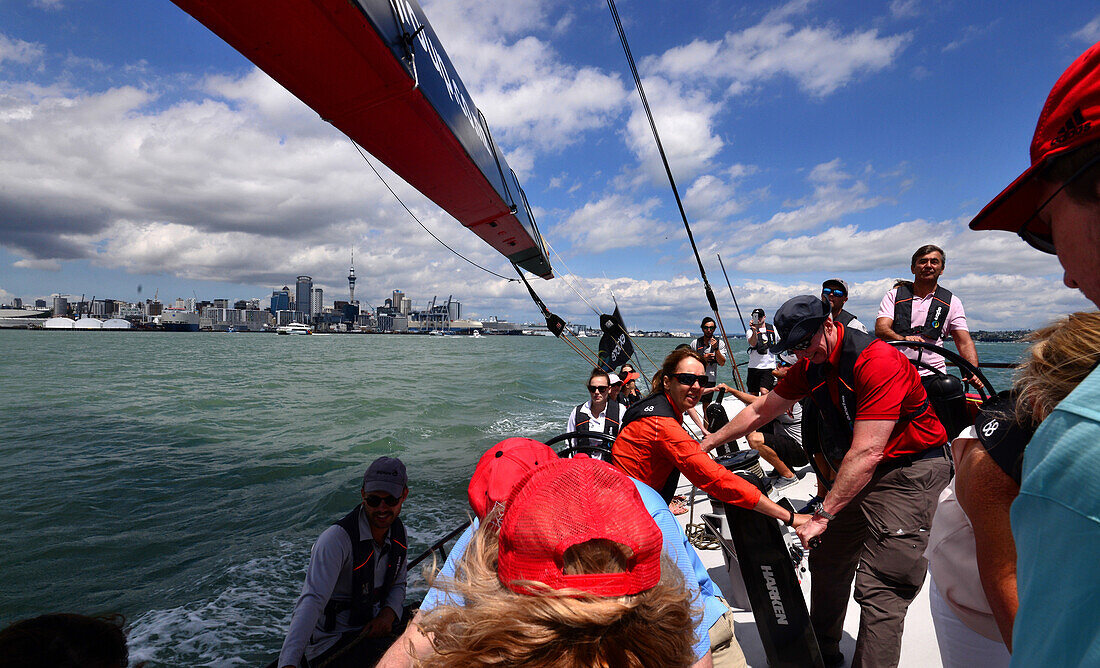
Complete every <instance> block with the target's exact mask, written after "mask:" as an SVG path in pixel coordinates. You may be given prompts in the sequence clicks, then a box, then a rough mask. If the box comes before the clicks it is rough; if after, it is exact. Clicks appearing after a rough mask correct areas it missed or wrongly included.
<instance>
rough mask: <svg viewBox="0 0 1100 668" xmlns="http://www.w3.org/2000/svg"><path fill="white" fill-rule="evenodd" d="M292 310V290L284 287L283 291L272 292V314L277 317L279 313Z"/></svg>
mask: <svg viewBox="0 0 1100 668" xmlns="http://www.w3.org/2000/svg"><path fill="white" fill-rule="evenodd" d="M289 310H290V288H288V287H283V289H282V290H272V292H271V314H272V315H275V314H276V313H278V312H279V311H289Z"/></svg>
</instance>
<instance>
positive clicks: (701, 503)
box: [677, 460, 942, 668]
mask: <svg viewBox="0 0 1100 668" xmlns="http://www.w3.org/2000/svg"><path fill="white" fill-rule="evenodd" d="M761 464H762V466H763V467H764V470H765V472H768V471H770V470H771V467H770V466H769V465H768V464H766V463H764V462H763V460H761ZM815 488H816V483H815V482H814V475H813V472H812V471H809V472H808V474H807V475H806V476H805V477H804V478H803V479H802V480H801V481H800V482H799V483H798V484H797V485H792V486H790V487H788V488H786V489H785V490H783V491H782V495H784V496H786V497H787V498H789V499H790V501H791V503H793V504H794V507H795V508H801V507H802V506H803V505H805V504H806V503H807V502H808V501H809V500H810V499H811V498H812V497H813V495H814V491H815ZM692 489H693V487H692V485H691V483H690V482H688V480H687V478H684V477H683V476H681V477H680V487H679V489H678V490H677V494H682V495H683V496H684V497H685V498H688V499H690V498H691V491H692ZM772 498H773V499H775V498H776V495H775V494H772ZM711 512H712V511H711V507H710V501H709V500H708V499H707V495H706V494H705V493H703V492H699V491H697V492H696V494H695V504H694V512H692V511H691V510H689V512H687V513H684V514H683V515H679V516H678V517H677V519H678V520H679V521H680V525H681V526H686V525H687V523H688V519H689V518H693V519H692V521H693V522H695V523H697V524H698V523H701V521H702V520H700V519H699V517H700V515H701V514H703V513H711ZM696 552H697V553H698V554H699V558H700V559H702V561H703V565H705V566H706V567H707V569H708V570H709V571H710V577H711V579H713V580H714V583H715V584H716V585H718V587H719V588H720V589H721V590H722V592H723V593H724V595H725V598H726V600H727V601H728V602H729V603H730V605H731V606H733V607H734V610H735V612H736V616H735V620H736V627H735V630H736V633H737V640H738V642H739V643H740V644H741V648H742V649H743V650H744V652H745V658H746V659H747V660H748V664H749V666H753V667H756V666H759V667H761V668H765V667H766V666H767V665H768V662H767V660H766V658H765V655H764V648H763V646H762V645H761V643H760V636H759V635H758V634H757V631H756V622H755V620H754V619H753V616H752V611H751V610H748V609H740V608H738V607H737V606H736V604H735V603H734V600H735V599H737V598H738V597H737V596H736V594H735V590H734V589H733V588H732V587H731V584H730V576H729V573H728V572H727V571H726V565H725V560H724V558H723V557H722V550H721V549H715V550H696ZM803 565H805V560H804V562H803ZM734 571H735V573H734V576H735V577H736V578H737V579H738V580H740V573H739V572H737V567H736V564H735V565H734ZM799 577H800V578H801V580H802V590H803V593H804V594H805V595H806V598H807V600H809V591H810V588H809V585H810V574H809V571H808V570H807V571H806V572H800V573H799ZM742 587H743V585H742ZM807 607H808V604H807ZM858 629H859V606H858V605H857V604H856V602H855V601H853V600H851V599H849V602H848V614H847V615H846V616H845V618H844V639H843V640H842V641H841V643H840V651H841V652H843V653H844V658H845V660H846V661H845V665H848V663H849V662H850V661H851V660H852V652H854V651H855V645H856V633H857V631H858ZM941 665H942V664H941V662H940V653H939V647H938V646H937V644H936V633H935V629H934V628H933V626H932V616H931V613H930V612H929V607H928V582H927V580H926V581H925V585H924V587H922V588H921V591H920V593H919V594H918V595H917V598H916V600H914V601H913V603H912V605H910V606H909V614H908V616H907V617H906V620H905V633H904V635H903V636H902V643H901V663H900V666H901V667H902V668H906V667H911V668H932V667H937V666H941Z"/></svg>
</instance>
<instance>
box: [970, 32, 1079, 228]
mask: <svg viewBox="0 0 1100 668" xmlns="http://www.w3.org/2000/svg"><path fill="white" fill-rule="evenodd" d="M1097 140H1100V42H1098V43H1096V44H1093V45H1092V47H1090V48H1089V50H1088V51H1085V52H1084V53H1083V54H1081V55H1080V56H1079V57H1078V58H1077V60H1075V61H1073V64H1072V65H1070V66H1069V68H1068V69H1066V71H1065V72H1063V73H1062V76H1061V77H1060V78H1059V79H1058V81H1057V83H1055V84H1054V88H1052V89H1051V90H1050V95H1048V96H1047V102H1046V104H1045V105H1043V111H1042V113H1041V114H1039V122H1038V124H1036V126H1035V135H1034V136H1033V137H1032V139H1031V167H1029V168H1028V169H1027V171H1025V172H1024V173H1023V174H1021V175H1020V176H1019V178H1017V179H1016V180H1015V181H1013V182H1012V184H1011V185H1010V186H1008V187H1007V188H1005V189H1004V191H1003V192H1001V194H1000V195H997V197H996V198H994V199H993V201H992V202H990V203H989V204H987V205H986V206H985V208H984V209H982V210H981V212H980V213H978V215H977V216H975V217H974V220H972V221H970V229H972V230H1008V231H1010V232H1018V231H1019V230H1020V228H1021V227H1022V226H1023V224H1024V222H1025V221H1027V220H1028V219H1029V218H1031V216H1032V214H1034V213H1035V210H1036V209H1037V208H1039V205H1040V204H1042V202H1041V201H1040V197H1041V192H1042V184H1041V183H1040V181H1039V179H1038V178H1037V176H1038V172H1039V171H1040V170H1041V169H1042V167H1043V162H1044V161H1045V160H1047V159H1049V158H1052V157H1054V156H1057V155H1061V154H1063V153H1069V152H1070V151H1073V150H1074V149H1077V148H1080V147H1082V146H1084V145H1085V144H1089V143H1092V142H1094V141H1097Z"/></svg>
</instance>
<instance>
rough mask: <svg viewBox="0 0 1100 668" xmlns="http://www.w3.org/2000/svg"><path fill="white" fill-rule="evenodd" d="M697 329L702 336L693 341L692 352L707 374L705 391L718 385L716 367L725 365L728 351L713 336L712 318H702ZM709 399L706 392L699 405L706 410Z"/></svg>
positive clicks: (724, 345) (714, 326) (723, 344)
mask: <svg viewBox="0 0 1100 668" xmlns="http://www.w3.org/2000/svg"><path fill="white" fill-rule="evenodd" d="M699 327H700V328H701V329H702V330H703V335H702V336H700V337H699V338H697V339H695V344H694V345H693V346H692V350H694V351H695V352H697V353H699V355H700V356H701V357H702V358H703V366H704V368H705V369H706V372H707V384H706V385H705V386H704V389H706V388H707V387H714V386H715V385H716V384H717V383H718V367H720V366H725V365H726V356H727V355H728V354H729V351H728V350H726V344H725V343H723V342H722V340H721V339H719V338H718V337H717V336H715V335H714V330H715V328H716V325H715V324H714V318H711V317H706V318H703V322H701V323H700V324H699ZM711 398H712V397H711V394H710V393H709V392H707V393H705V394H703V398H702V399H701V400H700V402H699V403H701V404H703V407H704V408H706V406H707V404H709V403H710V402H711Z"/></svg>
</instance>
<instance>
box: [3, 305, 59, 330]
mask: <svg viewBox="0 0 1100 668" xmlns="http://www.w3.org/2000/svg"><path fill="white" fill-rule="evenodd" d="M49 317H50V311H49V310H43V309H30V308H2V309H0V328H2V329H37V328H39V327H41V326H42V324H43V323H45V322H46V319H47V318H49Z"/></svg>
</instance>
